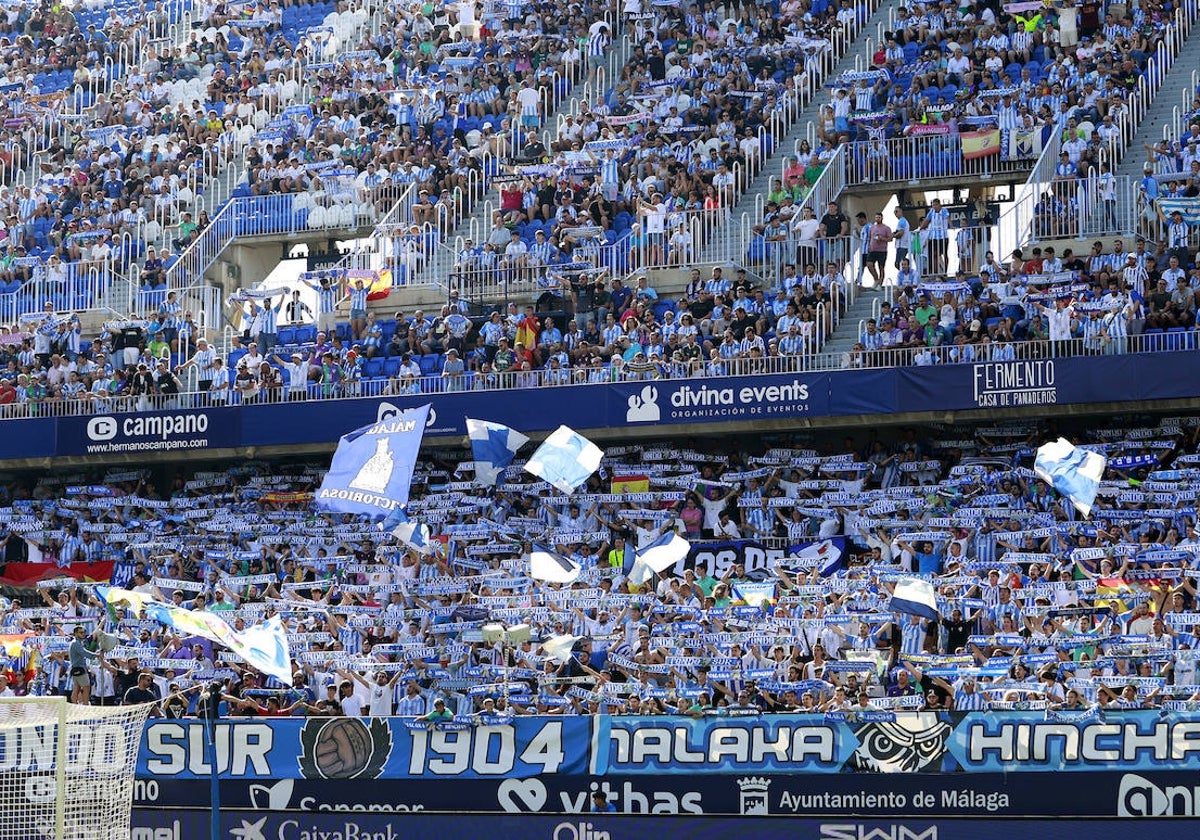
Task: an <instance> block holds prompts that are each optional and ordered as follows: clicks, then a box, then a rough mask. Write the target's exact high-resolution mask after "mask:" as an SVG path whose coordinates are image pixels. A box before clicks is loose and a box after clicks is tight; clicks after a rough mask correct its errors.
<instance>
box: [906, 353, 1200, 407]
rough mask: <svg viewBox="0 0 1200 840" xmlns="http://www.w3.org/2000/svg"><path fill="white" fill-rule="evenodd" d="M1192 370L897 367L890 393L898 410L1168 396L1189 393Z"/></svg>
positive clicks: (1040, 363)
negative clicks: (1117, 384)
mask: <svg viewBox="0 0 1200 840" xmlns="http://www.w3.org/2000/svg"><path fill="white" fill-rule="evenodd" d="M1197 367H1198V365H1197V357H1196V354H1195V353H1150V354H1146V353H1140V354H1136V355H1118V356H1105V357H1104V358H1103V359H1098V358H1088V357H1070V358H1063V359H1029V360H1023V361H1015V362H982V363H979V364H971V365H932V366H929V367H907V368H897V369H896V370H895V371H894V373H895V382H894V383H893V388H894V390H895V392H896V408H897V410H898V411H903V412H910V411H930V410H939V411H954V410H964V409H975V408H1002V409H1008V408H1037V407H1038V406H1052V405H1064V404H1072V403H1101V402H1121V401H1126V400H1151V399H1175V398H1181V397H1194V396H1196V395H1197V392H1198V390H1200V389H1197V387H1196V386H1195V377H1196V373H1197ZM1117 382H1119V383H1120V388H1114V387H1113V383H1117Z"/></svg>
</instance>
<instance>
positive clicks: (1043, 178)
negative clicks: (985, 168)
mask: <svg viewBox="0 0 1200 840" xmlns="http://www.w3.org/2000/svg"><path fill="white" fill-rule="evenodd" d="M1061 145H1062V135H1061V134H1060V133H1059V132H1058V131H1052V132H1051V133H1050V140H1049V142H1047V143H1045V145H1043V147H1042V153H1041V155H1039V156H1038V159H1037V162H1036V163H1035V164H1034V165H1033V170H1032V171H1031V172H1030V173H1029V177H1028V178H1027V179H1026V180H1025V183H1024V184H1022V185H1021V187H1020V188H1019V189H1018V190H1017V192H1016V195H1015V196H1014V197H1013V202H1012V205H1011V206H1010V207H1009V208H1008V209H1007V210H1006V211H1005V212H1004V213H1002V214H1001V216H1000V219H999V220H998V222H997V225H996V238H995V240H994V241H995V242H996V247H997V249H998V253H999V254H1002V255H1004V256H1007V255H1008V254H1011V253H1012V252H1013V250H1015V249H1016V248H1020V247H1021V246H1022V245H1024V244H1026V243H1027V242H1029V241H1030V240H1031V238H1032V237H1033V236H1034V230H1035V224H1034V222H1035V220H1036V218H1037V216H1038V203H1039V201H1040V200H1041V198H1042V195H1043V193H1044V192H1045V190H1046V188H1047V186H1048V185H1049V184H1051V183H1053V181H1054V177H1055V176H1054V167H1055V165H1056V164H1057V163H1058V155H1059V149H1060V147H1061Z"/></svg>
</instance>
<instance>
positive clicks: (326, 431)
mask: <svg viewBox="0 0 1200 840" xmlns="http://www.w3.org/2000/svg"><path fill="white" fill-rule="evenodd" d="M1198 372H1200V357H1198V356H1197V355H1196V354H1195V353H1191V352H1179V353H1146V354H1136V355H1133V354H1131V355H1123V356H1105V357H1104V358H1103V359H1098V358H1086V357H1076V358H1065V359H1036V360H1028V361H1015V362H987V363H980V364H970V365H935V366H932V367H906V368H895V369H890V370H864V371H836V372H829V373H795V374H773V375H769V376H768V375H764V376H743V377H727V378H692V379H669V380H661V381H653V382H624V383H614V384H609V385H574V386H563V387H562V388H522V389H514V390H512V391H476V392H465V393H452V394H422V395H415V396H408V397H383V398H362V399H336V400H314V401H309V402H301V403H284V404H270V405H249V406H240V407H235V408H196V409H180V410H178V411H152V412H130V413H127V414H115V415H97V416H92V417H60V418H54V417H46V418H27V419H19V420H13V421H12V422H8V423H6V424H5V428H6V429H7V430H8V431H7V433H6V435H5V436H4V438H3V439H0V461H3V460H13V459H23V458H30V457H47V456H51V455H106V454H113V453H134V454H136V453H139V452H155V451H169V450H181V449H205V448H209V449H217V448H230V447H239V446H240V447H260V446H289V445H303V444H331V443H333V442H335V441H336V440H337V439H338V438H339V437H340V436H341V435H343V434H346V433H347V432H349V431H352V430H353V429H357V428H360V427H362V426H366V425H368V424H372V423H378V422H381V421H384V420H387V419H388V418H390V417H393V416H395V415H397V414H399V413H401V412H402V411H405V410H408V409H412V408H416V407H418V406H421V405H424V404H426V403H430V404H431V405H432V408H431V410H430V412H429V417H428V422H427V424H426V427H425V437H426V438H427V439H435V438H437V437H440V436H459V437H461V436H465V435H466V418H467V417H475V418H483V419H487V420H491V421H494V422H497V423H503V424H504V425H506V426H509V427H511V428H513V429H516V430H518V431H520V432H523V433H536V432H543V431H550V430H552V429H554V428H557V427H558V426H559V425H560V424H565V425H567V426H570V427H571V428H573V429H578V430H580V431H583V432H586V431H589V430H594V429H606V430H626V431H631V432H632V431H635V430H637V429H655V428H658V427H660V426H673V425H688V424H697V423H702V424H712V423H716V424H725V423H744V422H747V421H757V420H761V421H771V420H785V421H791V422H798V423H802V422H803V421H805V420H806V419H812V418H819V417H846V416H872V415H888V414H894V413H896V412H905V413H917V414H929V413H932V412H945V411H960V410H969V409H1009V408H1032V409H1037V408H1039V407H1042V406H1049V405H1059V404H1066V403H1077V404H1078V403H1099V402H1119V401H1148V400H1155V399H1177V398H1186V397H1198V396H1200V376H1197V373H1198ZM1114 382H1119V383H1121V386H1120V388H1114V387H1113V383H1114Z"/></svg>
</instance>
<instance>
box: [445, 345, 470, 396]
mask: <svg viewBox="0 0 1200 840" xmlns="http://www.w3.org/2000/svg"><path fill="white" fill-rule="evenodd" d="M442 379H443V381H445V383H446V390H447V391H464V390H466V384H467V380H466V365H465V364H463V360H462V359H460V358H459V355H458V351H457V350H455V349H454V348H453V347H451V348H450V349H449V350H447V351H446V361H445V362H443V363H442Z"/></svg>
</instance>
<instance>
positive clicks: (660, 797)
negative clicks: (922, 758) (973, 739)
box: [134, 771, 1200, 818]
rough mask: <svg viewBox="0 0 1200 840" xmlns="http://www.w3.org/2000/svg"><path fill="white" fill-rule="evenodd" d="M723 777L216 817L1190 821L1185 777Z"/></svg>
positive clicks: (183, 795)
mask: <svg viewBox="0 0 1200 840" xmlns="http://www.w3.org/2000/svg"><path fill="white" fill-rule="evenodd" d="M1078 780H1079V777H1078V776H1063V775H1053V774H1051V775H1049V776H1047V775H1045V774H1040V773H975V774H972V775H971V776H969V777H968V776H962V775H953V774H948V773H887V774H884V773H841V774H832V775H831V774H826V775H814V774H808V773H804V774H802V773H790V774H778V775H772V776H768V775H766V774H747V775H730V774H722V773H711V774H705V775H700V774H693V775H690V776H688V775H666V776H656V777H649V776H621V775H609V776H563V775H558V774H549V773H548V774H546V775H544V776H540V777H536V778H528V779H460V780H456V781H455V782H454V783H453V784H447V783H446V781H445V780H444V779H378V780H375V781H374V782H372V783H371V784H369V785H364V784H362V783H361V782H356V781H354V780H352V779H277V780H274V781H270V780H257V781H256V780H250V779H222V780H221V805H222V807H225V808H247V809H253V810H257V811H306V812H354V811H371V812H381V813H394V814H410V813H419V812H429V813H432V812H456V813H492V814H537V813H542V814H583V813H587V812H588V811H589V810H590V809H591V805H592V794H593V793H595V792H596V791H602V792H603V793H604V794H605V796H606V798H607V800H608V802H610V803H612V805H613V807H614V808H615V809H616V813H618V814H708V815H741V816H771V815H775V816H781V815H796V816H808V817H813V816H823V817H853V816H872V817H931V816H936V817H965V816H980V817H999V818H1005V817H1038V816H1044V817H1163V816H1174V817H1194V816H1200V812H1198V810H1197V797H1196V791H1195V786H1196V782H1195V776H1194V774H1189V773H1183V772H1181V773H1170V772H1150V773H1144V774H1138V773H1119V772H1103V771H1100V772H1096V773H1091V774H1088V777H1087V784H1086V785H1080V784H1079V783H1078ZM210 795H211V791H210V788H209V782H208V780H207V779H138V780H137V781H136V782H135V784H134V805H135V807H160V808H167V807H169V808H200V809H203V808H207V807H208V804H209V801H210Z"/></svg>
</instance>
